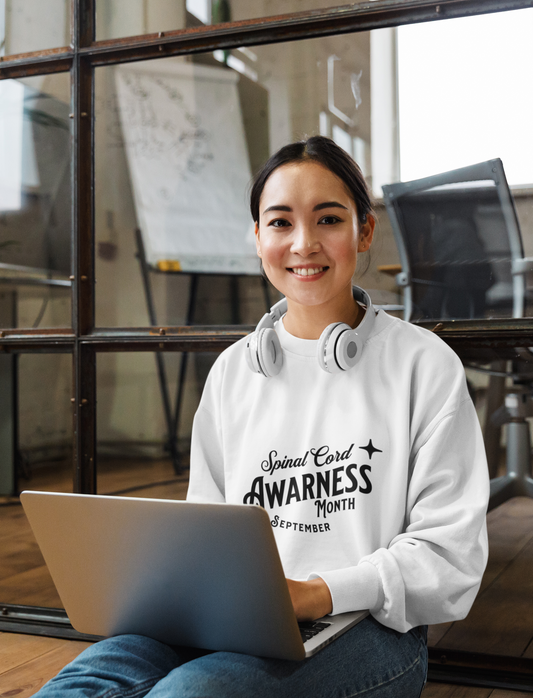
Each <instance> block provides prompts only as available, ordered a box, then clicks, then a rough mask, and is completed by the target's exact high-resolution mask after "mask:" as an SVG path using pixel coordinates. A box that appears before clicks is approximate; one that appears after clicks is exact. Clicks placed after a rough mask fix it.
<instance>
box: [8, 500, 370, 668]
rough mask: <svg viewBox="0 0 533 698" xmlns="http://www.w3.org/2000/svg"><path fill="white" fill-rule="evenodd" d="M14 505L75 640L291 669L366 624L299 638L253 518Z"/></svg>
mask: <svg viewBox="0 0 533 698" xmlns="http://www.w3.org/2000/svg"><path fill="white" fill-rule="evenodd" d="M20 499H21V501H22V505H23V507H24V511H25V512H26V515H27V517H28V519H29V522H30V524H31V527H32V529H33V532H34V534H35V537H36V539H37V542H38V544H39V547H40V548H41V552H42V554H43V556H44V559H45V561H46V564H47V565H48V569H49V570H50V573H51V575H52V579H53V580H54V583H55V585H56V587H57V591H58V593H59V596H60V597H61V601H62V602H63V604H64V607H65V610H66V612H67V615H68V617H69V619H70V622H71V623H72V625H73V626H74V628H75V629H76V630H78V631H79V632H81V633H87V634H90V635H99V636H106V637H108V636H111V635H119V634H123V633H135V634H139V635H146V636H148V637H153V638H155V639H157V640H160V641H162V642H165V643H167V644H171V645H184V646H189V647H199V648H202V649H209V650H227V651H232V652H242V653H245V654H254V655H258V656H264V657H275V658H279V659H291V660H301V659H304V658H305V657H309V656H311V655H313V654H314V653H315V652H317V651H318V650H320V649H322V648H323V647H325V646H326V645H327V644H329V643H330V642H331V641H332V640H334V639H335V638H336V637H338V636H339V635H341V634H342V633H344V632H346V630H348V629H349V628H351V627H352V626H354V625H355V624H356V623H358V622H359V621H361V620H362V619H363V618H364V617H365V616H366V615H367V614H368V612H367V611H360V612H354V613H346V614H340V615H337V616H326V617H324V618H323V619H320V621H318V622H315V623H311V624H303V625H304V628H303V638H302V633H301V631H300V628H299V626H298V623H297V622H296V617H295V615H294V611H293V608H292V604H291V599H290V596H289V590H288V587H287V583H286V581H285V577H284V574H283V568H282V566H281V562H280V558H279V554H278V550H277V547H276V542H275V539H274V534H273V532H272V528H271V526H270V521H269V518H268V514H267V513H266V511H265V510H264V509H261V508H260V507H257V506H249V505H244V504H242V505H233V504H195V503H191V502H182V501H175V500H165V499H139V498H134V497H108V496H98V495H82V494H59V493H51V492H31V491H27V492H23V493H22V494H21V496H20Z"/></svg>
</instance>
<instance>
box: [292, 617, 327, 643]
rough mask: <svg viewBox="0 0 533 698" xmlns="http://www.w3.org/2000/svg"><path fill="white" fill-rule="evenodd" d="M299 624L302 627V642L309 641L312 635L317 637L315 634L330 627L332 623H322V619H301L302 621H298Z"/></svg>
mask: <svg viewBox="0 0 533 698" xmlns="http://www.w3.org/2000/svg"><path fill="white" fill-rule="evenodd" d="M298 625H299V627H300V634H301V636H302V642H307V640H310V639H311V638H312V637H315V635H318V633H321V632H322V630H325V629H326V628H329V626H330V625H331V623H321V622H320V621H316V620H306V621H301V622H300V623H298Z"/></svg>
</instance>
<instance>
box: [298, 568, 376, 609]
mask: <svg viewBox="0 0 533 698" xmlns="http://www.w3.org/2000/svg"><path fill="white" fill-rule="evenodd" d="M317 577H320V578H321V579H323V580H324V581H325V582H326V584H327V585H328V588H329V591H330V593H331V599H332V601H333V610H332V612H331V615H332V616H335V615H337V614H338V613H347V612H348V611H366V610H370V611H378V610H379V609H380V608H381V607H382V606H383V602H384V598H385V597H384V594H383V585H382V583H381V577H380V575H379V572H378V570H377V568H376V567H375V566H374V565H373V564H372V563H371V562H366V561H365V562H360V563H359V564H358V565H357V566H356V567H346V568H344V569H340V570H330V571H329V572H320V573H314V572H313V573H311V574H310V575H309V577H308V579H316V578H317Z"/></svg>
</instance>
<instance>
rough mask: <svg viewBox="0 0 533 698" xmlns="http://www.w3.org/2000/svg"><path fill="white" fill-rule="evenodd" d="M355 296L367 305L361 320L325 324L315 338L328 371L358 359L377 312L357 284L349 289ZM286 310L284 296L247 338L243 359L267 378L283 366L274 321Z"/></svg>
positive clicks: (322, 365) (320, 361)
mask: <svg viewBox="0 0 533 698" xmlns="http://www.w3.org/2000/svg"><path fill="white" fill-rule="evenodd" d="M352 291H353V297H354V299H355V300H356V301H357V302H358V303H360V304H362V305H364V306H366V311H365V314H364V317H363V319H362V320H361V322H360V323H359V325H357V327H356V328H355V329H354V330H353V329H352V328H351V327H350V326H349V325H347V324H346V323H344V322H334V323H332V324H331V325H328V326H327V327H326V329H325V330H324V331H323V332H322V334H321V336H320V339H319V340H318V350H317V358H318V365H319V366H320V368H322V369H323V370H324V371H327V372H328V373H340V372H341V371H348V370H349V369H350V368H352V367H353V366H355V364H356V363H357V362H358V361H359V359H360V358H361V353H362V349H363V344H364V343H365V341H366V340H367V339H368V336H369V335H370V332H371V331H372V327H373V325H374V320H375V317H376V312H375V311H374V308H373V306H372V301H371V300H370V296H369V295H368V293H367V292H366V291H364V290H363V289H362V288H359V286H354V287H353V288H352ZM286 312H287V299H286V298H282V299H281V300H280V301H279V303H276V305H274V306H273V307H272V308H270V312H268V313H266V314H265V315H263V317H262V318H261V320H260V322H259V324H258V325H257V327H256V329H255V332H252V334H250V335H248V337H247V341H246V350H245V355H246V362H247V364H248V366H249V367H250V369H251V370H252V371H253V372H254V373H260V374H261V375H263V376H266V377H267V378H270V377H272V376H275V375H277V374H278V373H279V372H280V371H281V367H282V365H283V352H282V351H281V344H280V341H279V337H278V335H277V334H276V331H275V330H274V324H275V323H276V322H277V321H278V320H279V319H280V318H281V317H282V316H283V315H285V313H286Z"/></svg>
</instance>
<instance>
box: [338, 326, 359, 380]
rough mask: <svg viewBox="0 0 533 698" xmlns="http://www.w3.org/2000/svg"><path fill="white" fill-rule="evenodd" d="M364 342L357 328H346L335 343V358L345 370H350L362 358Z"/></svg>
mask: <svg viewBox="0 0 533 698" xmlns="http://www.w3.org/2000/svg"><path fill="white" fill-rule="evenodd" d="M362 349H363V342H362V340H361V337H360V336H359V335H358V333H357V330H352V328H351V327H350V328H349V329H347V330H345V331H344V332H343V333H342V334H341V335H340V336H339V337H338V339H337V342H336V345H335V360H336V362H337V364H338V365H339V366H341V367H342V370H343V371H349V370H350V369H351V368H353V367H354V366H355V364H356V363H357V362H358V361H359V359H360V358H361V353H362Z"/></svg>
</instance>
